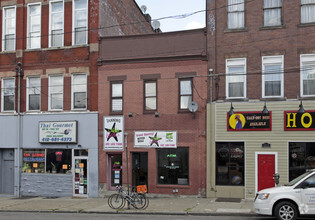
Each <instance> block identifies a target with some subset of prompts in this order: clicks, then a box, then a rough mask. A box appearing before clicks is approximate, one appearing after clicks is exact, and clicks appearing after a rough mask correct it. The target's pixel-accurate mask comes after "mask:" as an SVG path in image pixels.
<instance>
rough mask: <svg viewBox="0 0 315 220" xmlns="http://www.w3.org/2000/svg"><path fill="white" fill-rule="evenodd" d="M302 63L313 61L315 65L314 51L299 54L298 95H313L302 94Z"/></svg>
mask: <svg viewBox="0 0 315 220" xmlns="http://www.w3.org/2000/svg"><path fill="white" fill-rule="evenodd" d="M302 63H313V64H314V65H315V53H313V54H300V96H301V97H314V96H315V94H314V95H304V94H303V71H302V70H303V65H302Z"/></svg>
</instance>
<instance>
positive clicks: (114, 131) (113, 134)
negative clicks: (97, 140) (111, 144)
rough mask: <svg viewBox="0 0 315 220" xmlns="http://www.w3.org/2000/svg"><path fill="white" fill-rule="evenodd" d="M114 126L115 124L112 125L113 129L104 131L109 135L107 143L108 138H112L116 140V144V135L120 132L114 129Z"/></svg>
mask: <svg viewBox="0 0 315 220" xmlns="http://www.w3.org/2000/svg"><path fill="white" fill-rule="evenodd" d="M115 125H116V123H114V124H113V127H112V128H105V130H106V131H107V132H109V135H108V136H107V141H108V140H109V139H110V138H114V139H115V140H116V142H118V138H117V133H119V132H121V130H119V129H116V128H115Z"/></svg>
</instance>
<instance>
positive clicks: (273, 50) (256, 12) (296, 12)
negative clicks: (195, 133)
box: [207, 0, 315, 99]
mask: <svg viewBox="0 0 315 220" xmlns="http://www.w3.org/2000/svg"><path fill="white" fill-rule="evenodd" d="M299 2H300V1H283V24H284V26H283V27H282V28H276V29H271V28H270V29H263V28H261V27H263V1H249V2H246V4H245V27H246V30H245V31H242V32H229V31H227V9H226V7H224V6H226V4H227V1H213V0H208V1H207V3H208V4H207V9H208V14H207V21H208V22H209V15H210V14H212V15H214V16H215V22H216V24H215V28H216V30H215V32H214V35H211V34H210V32H209V33H208V42H209V44H208V51H209V55H210V56H209V66H210V68H213V69H214V71H215V73H225V71H226V70H225V59H226V58H232V57H234V58H241V57H246V58H247V97H248V98H249V99H260V98H261V97H262V81H261V80H262V76H261V70H262V61H261V60H262V56H266V55H268V56H269V55H284V67H285V71H284V72H285V73H284V97H286V98H296V97H298V96H299V95H300V86H299V82H300V72H299V66H300V63H299V60H300V54H302V53H314V52H315V32H314V30H315V29H314V26H312V25H309V26H301V25H299V24H300V5H299ZM214 9H215V10H214ZM208 25H209V23H208ZM207 29H208V30H209V26H208V28H207ZM302 51H303V52H302ZM292 69H293V70H292ZM216 95H218V99H225V97H226V94H225V76H221V77H220V82H219V94H216Z"/></svg>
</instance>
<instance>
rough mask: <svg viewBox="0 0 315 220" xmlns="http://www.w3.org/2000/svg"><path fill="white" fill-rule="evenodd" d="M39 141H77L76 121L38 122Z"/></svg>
mask: <svg viewBox="0 0 315 220" xmlns="http://www.w3.org/2000/svg"><path fill="white" fill-rule="evenodd" d="M38 125H39V128H38V130H39V143H69V144H75V143H77V127H78V122H77V121H41V122H39V124H38Z"/></svg>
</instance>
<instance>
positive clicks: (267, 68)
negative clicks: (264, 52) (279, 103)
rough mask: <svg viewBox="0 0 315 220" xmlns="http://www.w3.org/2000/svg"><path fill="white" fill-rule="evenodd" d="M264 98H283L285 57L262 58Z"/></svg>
mask: <svg viewBox="0 0 315 220" xmlns="http://www.w3.org/2000/svg"><path fill="white" fill-rule="evenodd" d="M262 72H263V73H262V83H263V84H262V94H263V97H283V56H265V57H262Z"/></svg>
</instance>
